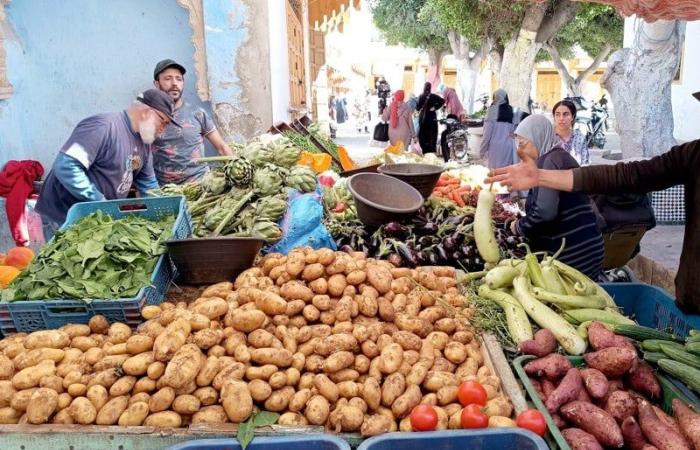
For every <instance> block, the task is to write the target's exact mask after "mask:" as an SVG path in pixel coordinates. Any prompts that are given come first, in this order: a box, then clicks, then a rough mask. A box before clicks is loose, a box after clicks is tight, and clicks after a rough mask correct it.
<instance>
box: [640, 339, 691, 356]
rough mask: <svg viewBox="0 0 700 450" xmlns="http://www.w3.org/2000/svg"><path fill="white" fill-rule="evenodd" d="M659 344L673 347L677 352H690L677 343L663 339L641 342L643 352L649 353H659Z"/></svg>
mask: <svg viewBox="0 0 700 450" xmlns="http://www.w3.org/2000/svg"><path fill="white" fill-rule="evenodd" d="M661 344H668V345H670V346H673V347H675V348H677V349H678V350H682V351H690V350H688V349H686V348H685V347H684V346H683V345H681V344H679V343H677V342H672V341H667V340H664V339H646V340H644V341H642V348H643V349H644V350H647V351H650V352H660V351H661ZM691 353H692V352H691Z"/></svg>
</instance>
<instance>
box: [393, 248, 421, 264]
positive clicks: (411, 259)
mask: <svg viewBox="0 0 700 450" xmlns="http://www.w3.org/2000/svg"><path fill="white" fill-rule="evenodd" d="M396 250H397V251H398V253H399V255H400V256H401V259H403V261H404V263H406V266H408V267H416V266H417V265H418V259H417V258H416V254H415V252H414V251H413V250H411V249H410V248H408V245H406V244H403V243H400V242H397V243H396Z"/></svg>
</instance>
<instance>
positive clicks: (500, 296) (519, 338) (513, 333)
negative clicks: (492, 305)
mask: <svg viewBox="0 0 700 450" xmlns="http://www.w3.org/2000/svg"><path fill="white" fill-rule="evenodd" d="M491 270H492V271H493V270H496V269H491ZM479 296H480V297H483V298H486V299H489V300H492V301H494V302H496V303H497V304H498V306H500V307H501V308H502V309H503V311H504V312H505V313H506V323H507V324H508V333H509V334H510V337H511V338H513V341H514V342H515V343H516V344H518V345H519V344H520V343H522V342H524V341H529V340H530V339H532V326H531V325H530V319H528V317H527V314H526V313H525V309H523V306H522V305H521V304H520V302H519V301H518V300H517V299H515V298H514V297H513V296H511V295H509V294H506V293H505V292H501V291H494V290H492V289H489V287H488V286H487V285H485V284H482V285H481V286H480V287H479Z"/></svg>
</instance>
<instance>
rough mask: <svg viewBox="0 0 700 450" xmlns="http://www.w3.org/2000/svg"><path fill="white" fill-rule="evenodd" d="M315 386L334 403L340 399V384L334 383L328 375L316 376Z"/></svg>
mask: <svg viewBox="0 0 700 450" xmlns="http://www.w3.org/2000/svg"><path fill="white" fill-rule="evenodd" d="M314 386H315V387H316V390H317V391H318V393H319V394H321V395H322V396H324V397H325V398H326V399H328V401H329V402H331V403H333V402H336V401H337V400H338V397H339V395H340V392H339V390H338V386H337V385H336V384H335V383H333V382H332V381H331V380H330V379H329V378H328V377H327V376H326V375H323V374H318V375H316V376H315V377H314Z"/></svg>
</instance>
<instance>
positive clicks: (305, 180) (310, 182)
mask: <svg viewBox="0 0 700 450" xmlns="http://www.w3.org/2000/svg"><path fill="white" fill-rule="evenodd" d="M285 182H286V184H287V186H288V187H290V188H292V189H296V190H297V191H301V192H312V191H314V190H316V174H315V173H314V171H313V170H311V169H310V168H309V167H306V166H295V167H294V168H292V170H290V171H289V175H287V178H286V180H285Z"/></svg>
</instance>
